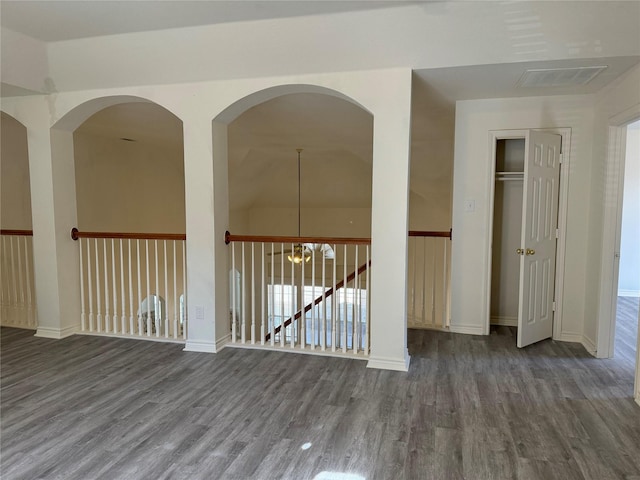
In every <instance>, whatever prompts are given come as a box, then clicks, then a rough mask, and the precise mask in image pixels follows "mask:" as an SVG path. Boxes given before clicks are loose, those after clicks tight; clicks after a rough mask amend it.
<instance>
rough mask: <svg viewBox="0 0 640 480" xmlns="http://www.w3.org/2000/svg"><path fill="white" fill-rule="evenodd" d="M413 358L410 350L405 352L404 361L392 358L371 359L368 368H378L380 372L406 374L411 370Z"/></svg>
mask: <svg viewBox="0 0 640 480" xmlns="http://www.w3.org/2000/svg"><path fill="white" fill-rule="evenodd" d="M410 362H411V357H410V356H409V352H408V350H405V353H404V359H400V358H391V357H369V362H368V363H367V368H377V369H380V370H395V371H397V372H406V371H408V370H409V363H410Z"/></svg>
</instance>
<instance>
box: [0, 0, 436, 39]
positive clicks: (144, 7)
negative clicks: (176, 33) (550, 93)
mask: <svg viewBox="0 0 640 480" xmlns="http://www.w3.org/2000/svg"><path fill="white" fill-rule="evenodd" d="M411 3H424V2H415V1H401V0H395V1H371V0H358V1H341V0H336V1H326V0H324V1H319V0H304V1H291V0H289V1H282V0H260V1H253V0H233V1H229V0H226V1H225V0H150V1H131V0H108V1H104V0H84V1H68V0H67V1H58V0H47V1H42V0H38V1H35V0H34V1H32V0H29V1H25V0H2V2H1V3H0V13H1V24H2V26H3V27H6V28H9V29H10V30H13V31H15V32H20V33H23V34H25V35H28V36H30V37H33V38H37V39H39V40H42V41H44V42H57V41H62V40H71V39H77V38H87V37H97V36H103V35H114V34H120V33H132V32H145V31H150V30H163V29H168V28H181V27H194V26H201V25H212V24H219V23H230V22H241V21H253V20H264V19H272V18H286V17H297V16H305V15H318V14H327V13H340V12H348V11H356V10H371V9H377V8H386V7H389V6H399V5H403V4H411Z"/></svg>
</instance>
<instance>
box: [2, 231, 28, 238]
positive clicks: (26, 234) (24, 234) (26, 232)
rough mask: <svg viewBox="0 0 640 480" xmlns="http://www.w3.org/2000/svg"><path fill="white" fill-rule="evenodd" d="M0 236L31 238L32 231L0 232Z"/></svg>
mask: <svg viewBox="0 0 640 480" xmlns="http://www.w3.org/2000/svg"><path fill="white" fill-rule="evenodd" d="M0 235H15V236H19V237H33V230H0Z"/></svg>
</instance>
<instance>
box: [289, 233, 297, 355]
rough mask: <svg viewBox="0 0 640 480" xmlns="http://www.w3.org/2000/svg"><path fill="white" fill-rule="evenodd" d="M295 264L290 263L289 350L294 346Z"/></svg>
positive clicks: (292, 248)
mask: <svg viewBox="0 0 640 480" xmlns="http://www.w3.org/2000/svg"><path fill="white" fill-rule="evenodd" d="M294 248H295V247H294V245H293V243H292V244H291V255H292V256H293V252H294ZM294 270H295V263H293V262H291V323H290V324H289V325H290V327H291V348H293V347H295V345H296V343H295V342H296V331H295V324H296V322H295V319H296V318H295V317H296V283H295V272H294Z"/></svg>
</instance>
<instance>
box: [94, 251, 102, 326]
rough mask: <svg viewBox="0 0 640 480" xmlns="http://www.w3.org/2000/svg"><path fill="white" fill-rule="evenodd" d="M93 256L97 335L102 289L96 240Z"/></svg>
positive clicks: (100, 316) (100, 319)
mask: <svg viewBox="0 0 640 480" xmlns="http://www.w3.org/2000/svg"><path fill="white" fill-rule="evenodd" d="M94 246H95V249H94V250H95V254H96V309H97V313H96V324H97V330H98V333H101V332H102V298H101V294H102V289H101V287H100V257H99V255H98V239H97V238H96V239H95V244H94Z"/></svg>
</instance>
